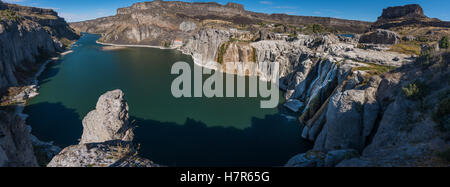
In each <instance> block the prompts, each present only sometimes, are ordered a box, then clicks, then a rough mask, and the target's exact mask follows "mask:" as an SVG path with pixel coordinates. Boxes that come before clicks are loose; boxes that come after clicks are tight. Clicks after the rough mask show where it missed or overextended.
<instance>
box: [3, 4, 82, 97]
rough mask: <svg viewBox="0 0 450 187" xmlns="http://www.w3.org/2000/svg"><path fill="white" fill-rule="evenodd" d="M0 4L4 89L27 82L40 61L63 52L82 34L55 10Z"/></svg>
mask: <svg viewBox="0 0 450 187" xmlns="http://www.w3.org/2000/svg"><path fill="white" fill-rule="evenodd" d="M0 4H1V5H2V6H1V7H0V17H1V18H2V19H1V21H0V49H2V50H1V51H0V57H1V58H0V91H4V89H5V88H7V87H9V86H19V85H23V84H27V83H28V81H29V78H30V77H32V76H31V74H33V73H36V69H39V65H40V64H39V63H42V62H43V61H45V60H47V59H48V58H49V57H50V56H52V55H55V54H56V53H58V52H62V51H63V50H64V49H65V47H67V45H68V42H70V41H71V40H76V39H77V38H78V35H77V34H76V33H75V32H74V31H73V30H72V29H71V28H70V27H69V25H68V24H67V23H66V22H65V21H64V19H63V18H60V17H58V15H57V13H56V12H54V11H53V10H49V9H39V8H32V7H24V6H18V5H13V4H6V3H2V2H0Z"/></svg>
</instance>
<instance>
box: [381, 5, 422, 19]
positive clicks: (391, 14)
mask: <svg viewBox="0 0 450 187" xmlns="http://www.w3.org/2000/svg"><path fill="white" fill-rule="evenodd" d="M400 17H411V18H412V17H425V14H424V13H423V9H422V7H421V6H420V5H418V4H411V5H405V6H399V7H388V8H385V9H383V14H382V15H381V17H380V18H381V19H395V18H400Z"/></svg>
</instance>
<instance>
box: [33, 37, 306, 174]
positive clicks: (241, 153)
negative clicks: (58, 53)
mask: <svg viewBox="0 0 450 187" xmlns="http://www.w3.org/2000/svg"><path fill="white" fill-rule="evenodd" d="M98 37H99V36H97V35H91V34H86V35H84V36H83V37H82V38H81V39H80V40H79V41H78V42H77V44H76V45H75V46H74V47H73V51H74V52H73V53H71V54H68V55H66V56H64V57H63V58H62V59H61V60H60V61H58V62H54V63H52V64H49V66H48V68H47V70H46V71H44V72H43V74H42V75H41V76H40V78H39V81H40V86H41V89H40V90H39V92H40V95H39V96H38V97H36V98H34V99H32V100H31V101H30V103H29V105H28V106H27V107H26V109H25V113H27V114H29V115H30V117H29V118H28V121H27V123H28V124H30V125H31V126H32V127H33V133H34V134H35V135H36V136H38V137H39V138H40V139H42V140H46V141H54V142H55V144H56V145H59V146H62V147H64V146H68V145H73V144H77V142H78V139H79V138H80V137H81V133H82V124H81V120H82V118H83V117H84V116H85V115H86V114H87V113H88V112H89V111H91V110H93V109H94V108H95V104H96V102H97V99H98V97H99V96H100V95H101V94H103V93H105V92H106V91H109V90H114V89H122V90H123V91H124V92H125V97H126V99H127V101H128V104H129V105H130V115H131V116H132V118H133V120H135V121H136V122H135V124H136V125H137V126H138V128H137V129H136V131H135V132H136V142H138V143H140V144H141V151H140V153H141V154H142V156H144V157H147V158H150V159H151V160H154V161H155V162H157V163H160V164H163V165H169V166H281V165H284V164H285V163H286V162H287V160H288V159H289V158H290V157H292V156H294V155H296V154H297V153H299V152H302V151H305V150H306V149H307V148H308V146H309V145H307V144H306V143H304V142H303V141H302V140H301V138H300V136H299V135H300V132H299V127H298V125H297V124H296V122H295V121H288V120H287V119H286V118H285V117H283V116H282V115H281V114H280V112H279V109H277V108H275V109H261V108H260V100H261V98H211V99H208V98H181V99H176V98H174V97H173V96H172V94H171V84H172V81H173V80H174V79H175V78H176V77H177V76H176V75H170V71H171V67H172V64H173V63H175V62H177V61H185V62H189V63H190V64H191V66H194V64H193V62H192V59H191V57H189V56H186V55H183V54H181V53H180V52H178V51H175V50H160V49H151V48H125V49H120V50H112V51H105V50H102V47H103V46H101V45H99V44H96V43H95V41H96V40H97V39H98Z"/></svg>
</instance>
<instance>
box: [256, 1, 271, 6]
mask: <svg viewBox="0 0 450 187" xmlns="http://www.w3.org/2000/svg"><path fill="white" fill-rule="evenodd" d="M259 4H263V5H272V4H273V2H272V1H260V2H259Z"/></svg>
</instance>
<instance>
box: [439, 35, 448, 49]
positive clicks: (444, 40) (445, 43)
mask: <svg viewBox="0 0 450 187" xmlns="http://www.w3.org/2000/svg"><path fill="white" fill-rule="evenodd" d="M448 46H449V39H448V36H444V37H442V39H441V40H440V41H439V48H441V49H448Z"/></svg>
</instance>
